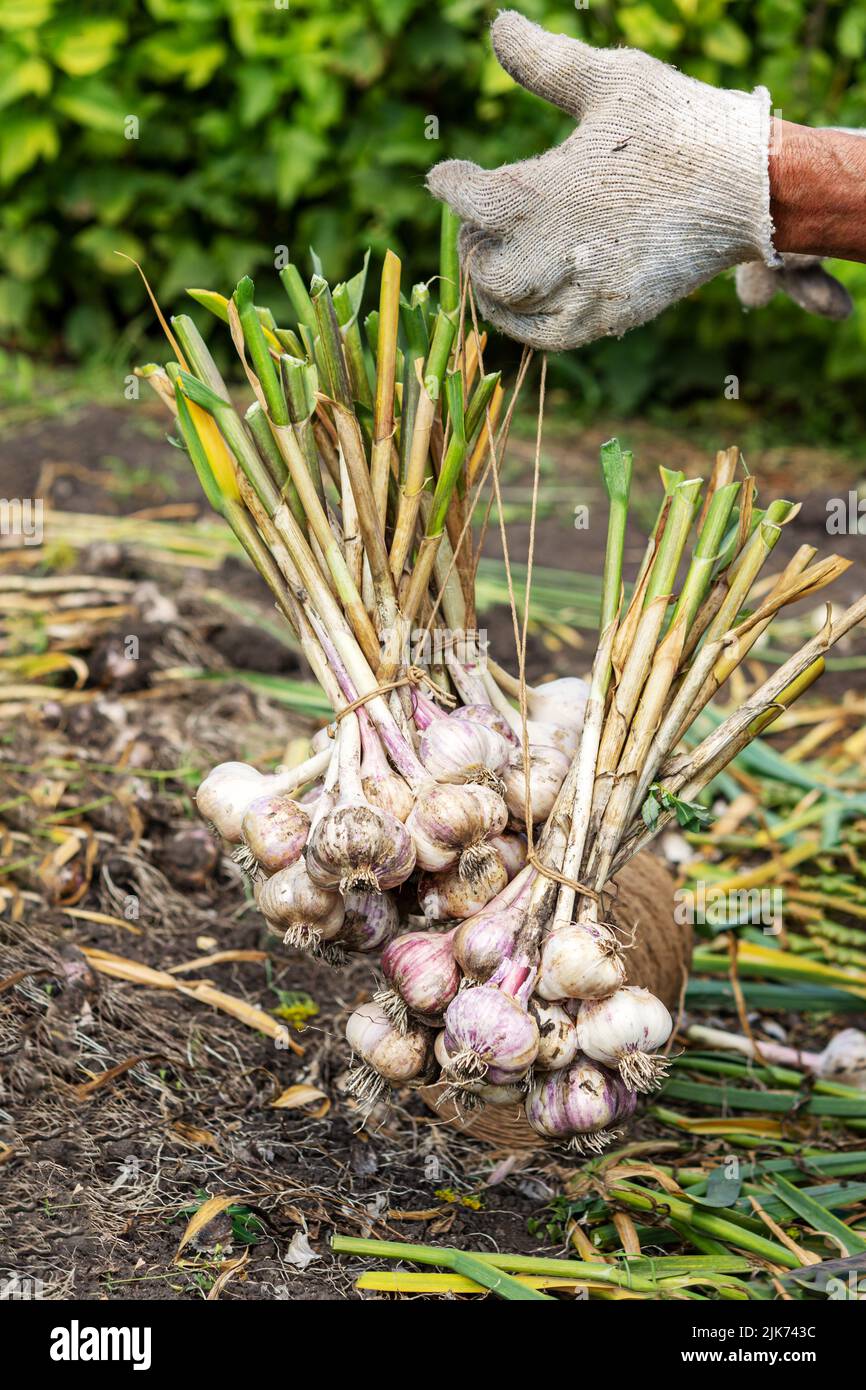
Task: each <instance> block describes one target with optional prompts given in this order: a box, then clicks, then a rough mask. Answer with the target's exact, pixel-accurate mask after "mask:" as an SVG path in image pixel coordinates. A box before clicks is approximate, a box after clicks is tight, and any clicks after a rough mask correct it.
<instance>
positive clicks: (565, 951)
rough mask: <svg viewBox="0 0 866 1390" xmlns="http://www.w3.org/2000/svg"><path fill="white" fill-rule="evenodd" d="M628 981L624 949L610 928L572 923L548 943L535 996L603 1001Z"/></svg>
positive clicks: (546, 941)
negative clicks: (623, 954)
mask: <svg viewBox="0 0 866 1390" xmlns="http://www.w3.org/2000/svg"><path fill="white" fill-rule="evenodd" d="M625 981H626V969H625V963H624V961H623V956H622V949H621V947H620V944H619V942H618V941H617V939H616V937H615V935H614V933H613V932H612V931H611V930H610V928H609V927H606V926H604V925H603V924H602V923H600V922H572V923H569V924H567V925H566V926H562V927H558V928H557V929H556V930H555V931H552V932H551V933H550V935H549V936H548V937H547V938H546V939H545V942H544V945H543V946H542V948H541V974H540V975H539V977H538V983H537V985H536V986H535V992H536V994H538V995H540V996H541V998H542V999H603V998H604V997H605V996H606V995H608V994H613V992H614V990H617V989H619V988H620V987H621V986H622V985H624V984H625Z"/></svg>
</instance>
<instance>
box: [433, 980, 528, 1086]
mask: <svg viewBox="0 0 866 1390" xmlns="http://www.w3.org/2000/svg"><path fill="white" fill-rule="evenodd" d="M445 1047H446V1049H447V1051H448V1053H449V1060H448V1066H447V1068H446V1069H445V1073H444V1076H445V1079H446V1080H448V1081H449V1082H451V1083H452V1085H454V1086H457V1087H460V1086H463V1085H465V1083H466V1082H467V1081H470V1082H471V1081H488V1082H492V1083H493V1084H500V1083H504V1084H506V1085H508V1084H510V1083H512V1082H514V1081H516V1080H519V1079H520V1078H521V1077H522V1076H525V1075H526V1073H527V1071H528V1070H529V1068H530V1067H531V1066H532V1064H533V1062H534V1061H535V1057H536V1053H537V1052H538V1025H537V1023H536V1022H535V1019H534V1018H533V1017H532V1015H531V1014H529V1013H527V1011H526V1006H525V1003H524V1002H523V1000H522V999H521V998H520V996H519V995H518V997H514V995H513V994H511V993H509V992H507V991H506V990H504V989H498V988H497V987H496V986H495V985H489V984H488V985H478V986H476V988H475V989H461V990H460V991H459V993H458V994H457V995H455V997H454V998H453V999H452V1000H451V1003H450V1004H449V1005H448V1008H447V1009H446V1011H445Z"/></svg>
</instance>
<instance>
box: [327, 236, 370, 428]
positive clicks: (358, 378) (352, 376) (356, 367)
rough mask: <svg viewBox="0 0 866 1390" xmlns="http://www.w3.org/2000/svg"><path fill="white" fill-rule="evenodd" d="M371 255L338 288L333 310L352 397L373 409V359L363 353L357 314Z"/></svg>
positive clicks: (334, 296)
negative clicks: (360, 268) (346, 281)
mask: <svg viewBox="0 0 866 1390" xmlns="http://www.w3.org/2000/svg"><path fill="white" fill-rule="evenodd" d="M369 263H370V252H369V251H368V252H367V254H366V255H365V257H364V265H363V269H362V270H361V271H360V273H359V274H358V275H355V276H353V277H352V279H351V280H350V281H348V283H347V284H345V285H337V286H336V288H335V290H334V292H333V300H334V311H335V313H336V315H337V322H338V324H339V325H340V332H341V334H342V338H343V353H344V356H345V360H346V366H347V368H348V372H349V380H350V383H351V388H352V394H353V396H354V398H355V400H356V401H359V402H360V403H361V405H364V406H367V407H368V408H372V405H373V393H372V391H371V389H370V383H371V381H372V379H373V376H372V371H373V367H372V359H371V358H370V357H369V354H368V353H367V352H366V351H365V348H364V343H363V341H362V339H361V330H360V327H359V324H358V313H359V310H360V307H361V301H362V299H363V295H364V286H365V285H366V282H367V268H368V266H369Z"/></svg>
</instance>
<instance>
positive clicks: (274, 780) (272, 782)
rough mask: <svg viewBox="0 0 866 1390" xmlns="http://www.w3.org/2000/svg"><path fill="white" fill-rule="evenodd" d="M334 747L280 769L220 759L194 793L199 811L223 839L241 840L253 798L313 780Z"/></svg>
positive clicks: (326, 761)
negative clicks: (245, 815) (268, 769)
mask: <svg viewBox="0 0 866 1390" xmlns="http://www.w3.org/2000/svg"><path fill="white" fill-rule="evenodd" d="M330 761H331V750H330V749H329V748H326V749H324V750H323V751H321V752H318V753H316V754H315V755H314V756H313V757H312V758H308V759H307V761H306V762H305V763H303V764H302V765H301V766H300V767H294V768H289V769H287V770H284V771H280V772H267V773H266V772H259V771H258V769H257V768H255V767H251V766H250V764H249V763H238V762H230V763H220V764H219V765H218V766H217V767H215V768H214V769H213V771H212V772H209V773H208V775H207V777H205V779H204V781H203V782H202V784H201V786H200V787H199V789H198V791H197V792H196V794H195V801H196V806H197V808H198V812H199V815H200V816H201V817H202V818H203V819H204V820H206V821H208V822H209V823H210V824H211V825H212V826H213V827H214V829H215V830H217V831H218V833H219V834H220V835H222V837H223V839H225V840H229V841H230V842H231V843H232V844H235V845H237V844H240V842H241V840H242V838H243V818H244V812H245V811H246V809H247V807H248V806H249V804H250V802H251V801H255V799H256V798H257V797H260V796H266V795H267V794H268V793H270V794H271V795H276V794H277V793H280V792H281V793H283V794H286V793H289V792H293V791H295V790H296V789H297V788H298V787H299V786H303V785H304V784H305V783H307V782H314V781H315V779H316V778H317V777H321V775H322V773H323V772H324V771H325V769H326V768H327V767H328V765H329V763H330Z"/></svg>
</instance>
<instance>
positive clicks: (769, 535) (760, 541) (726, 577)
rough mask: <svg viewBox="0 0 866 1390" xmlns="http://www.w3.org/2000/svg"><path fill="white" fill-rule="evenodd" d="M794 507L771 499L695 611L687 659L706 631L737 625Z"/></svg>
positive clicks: (712, 634) (709, 636)
mask: <svg viewBox="0 0 866 1390" xmlns="http://www.w3.org/2000/svg"><path fill="white" fill-rule="evenodd" d="M793 510H794V504H793V503H792V502H785V501H783V500H781V499H779V500H778V501H775V502H771V503H770V505H769V507H768V508H767V510H766V512H765V514H764V517H763V520H762V521H761V522H760V523H759V525H758V527H757V529H756V530H755V531H754V532H753V533H752V536H751V538H750V539H749V540H748V541H747V543H746V544H745V545H744V546H743V548H742V550H741V551H740V552H739V554H738V555H737V558H736V559H735V560H734V561H733V563H732V564H731V566H730V568H729V569H727V570H726V571H725V572H724V573H723V574H722V575H721V576H720V578H719V579H717V580H716V583H715V584H714V585H713V587H712V589H711V590H710V593H709V594H708V596H707V598H706V600H705V602H704V603H703V605H702V606H701V608H700V609H699V610H698V612H697V614H696V615H695V618H694V621H693V622H692V625H691V629H690V632H689V637H688V641H687V642H686V646H685V651H684V653H683V659H684V660H687V659H688V657H689V656H690V655H691V653H692V652H693V651H694V650H695V648H696V647H697V645H698V643H699V642H700V641H701V640H702V638H704V634H706V639H705V640H707V641H710V642H711V641H713V640H714V638H716V637H721V636H722V634H723V633H725V632H727V631H728V629H729V628H730V627H732V626H733V625H734V622H735V620H736V617H737V614H738V613H739V611H740V609H741V608H742V606H743V604H744V603H745V601H746V598H747V597H748V594H749V590H750V589H751V587H752V585H753V583H754V582H755V580H756V579H757V577H758V575H759V574H760V572H761V569H762V567H763V565H764V562H765V561H766V559H767V557H768V556H769V555H770V554H771V552H772V550H773V549H774V547H775V545H776V542H777V541H778V539H779V536H780V535H781V528H782V526H783V525H784V523H785V521H787V520H789V519H790V517H791V513H792V511H793Z"/></svg>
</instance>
